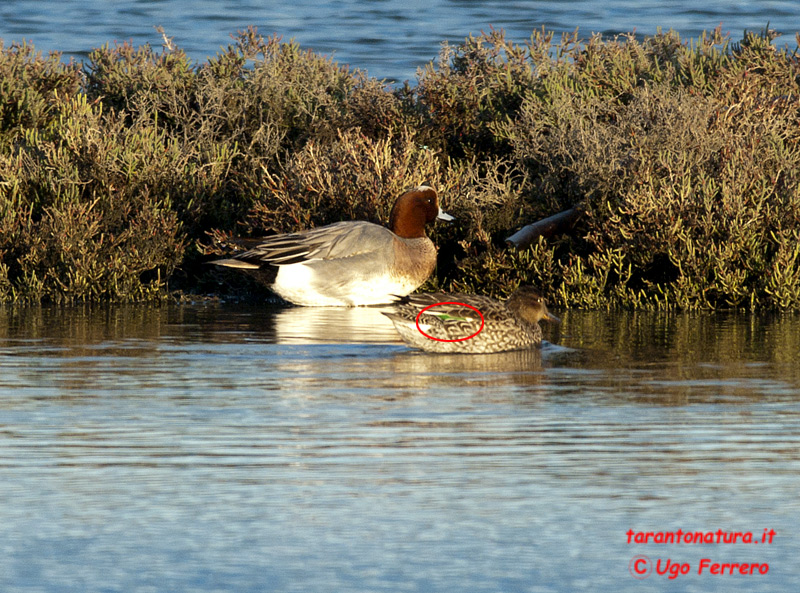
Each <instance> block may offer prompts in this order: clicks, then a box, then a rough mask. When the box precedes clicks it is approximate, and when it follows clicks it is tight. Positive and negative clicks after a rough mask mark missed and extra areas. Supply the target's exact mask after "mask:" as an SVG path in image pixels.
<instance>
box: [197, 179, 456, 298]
mask: <svg viewBox="0 0 800 593" xmlns="http://www.w3.org/2000/svg"><path fill="white" fill-rule="evenodd" d="M437 218H438V219H441V220H453V217H452V216H450V215H449V214H446V213H444V212H442V210H441V208H439V199H438V196H437V194H436V191H435V190H434V189H433V188H431V187H428V186H426V185H421V186H418V187H415V188H413V189H410V190H408V191H407V192H405V193H404V194H403V195H401V196H400V197H399V198H398V199H397V201H396V202H395V204H394V207H393V208H392V212H391V215H390V217H389V228H386V227H382V226H380V225H377V224H373V223H371V222H366V221H346V222H337V223H334V224H330V225H327V226H324V227H319V228H316V229H310V230H306V231H299V232H296V233H289V234H285V235H276V236H273V237H267V238H266V239H264V240H263V241H262V242H261V243H260V244H259V245H258V246H256V247H255V248H253V249H250V250H249V251H245V252H244V253H241V254H238V255H236V256H234V257H233V258H230V259H223V260H217V261H213V262H210V263H213V264H216V265H219V266H225V267H230V268H236V269H239V270H243V271H245V272H249V273H251V274H253V275H254V276H256V277H257V278H258V277H263V275H264V274H263V272H264V269H265V268H273V267H276V268H277V274H276V275H275V277H274V281H272V282H271V285H270V288H271V289H272V290H273V291H274V292H276V293H277V294H278V295H279V296H281V297H282V298H284V299H285V300H287V301H289V302H291V303H294V304H296V305H304V306H333V307H353V306H359V305H377V304H385V303H390V302H393V301H394V300H396V297H397V296H404V295H407V294H409V293H411V292H412V291H414V290H415V289H416V288H417V287H419V286H420V285H421V284H422V283H423V282H425V280H427V278H428V276H430V274H431V272H433V269H434V267H435V266H436V247H435V246H434V244H433V242H432V241H431V240H430V239H429V238H428V236H427V235H426V234H425V226H426V225H427V224H428V223H430V222H433V221H434V220H436V219H437Z"/></svg>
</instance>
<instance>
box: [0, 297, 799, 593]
mask: <svg viewBox="0 0 800 593" xmlns="http://www.w3.org/2000/svg"><path fill="white" fill-rule="evenodd" d="M559 313H560V314H561V315H562V317H563V324H562V326H561V327H560V329H559V330H557V331H556V332H555V333H554V331H553V329H552V328H550V329H549V334H548V337H549V340H550V341H551V342H552V343H551V344H548V345H545V347H544V349H543V350H542V352H541V353H540V352H538V351H534V352H525V353H513V354H504V355H491V356H448V355H429V354H423V353H418V352H413V351H410V350H408V349H407V348H406V347H405V346H404V345H403V344H401V343H400V342H398V341H397V339H396V337H395V334H394V333H393V329H392V327H391V325H390V324H389V322H388V321H387V320H385V318H383V317H382V316H381V315H380V313H379V311H377V310H374V309H358V310H336V309H300V308H288V309H269V308H251V307H242V306H233V305H205V306H182V307H177V306H171V307H144V306H142V307H119V308H109V309H83V308H80V309H0V591H3V592H17V591H19V592H39V591H42V592H48V593H49V592H61V591H64V592H66V591H70V592H71V591H81V592H93V591H98V592H99V591H102V592H109V591H113V592H117V591H119V592H139V591H141V592H145V591H147V592H149V591H178V592H182V591H200V592H212V591H215V592H216V591H237V592H261V591H297V592H316V591H319V592H329V591H364V592H367V591H392V592H395V591H432V592H438V591H442V592H446V591H471V592H495V591H498V592H499V591H526V592H527V591H530V592H538V591H548V592H550V591H553V592H565V593H566V592H571V591H583V590H586V591H612V590H613V591H770V592H772V591H787V592H788V591H796V587H797V582H798V581H800V569H798V564H797V558H798V556H799V555H800V539H798V535H797V529H796V525H797V520H798V516H799V515H800V502H798V496H797V493H798V492H800V365H798V364H797V352H798V346H799V345H800V319H798V318H797V317H767V316H736V315H715V316H703V315H695V316H682V315H677V316H676V315H641V314H640V315H634V314H620V315H614V316H607V315H603V314H597V313H580V312H570V311H566V312H564V311H561V312H559ZM677 529H683V530H686V531H704V532H716V531H717V530H723V531H730V532H752V533H753V534H754V536H755V537H756V538H758V539H760V538H761V536H762V534H763V533H764V530H765V529H774V530H775V532H776V535H775V536H774V539H773V543H772V544H768V543H766V542H765V543H764V544H748V545H745V544H737V545H731V544H728V545H725V544H707V545H689V544H684V545H656V544H652V543H650V544H639V545H637V544H635V543H631V544H628V543H627V536H626V532H627V531H628V530H634V531H642V532H648V531H652V532H659V531H675V530H677ZM640 554H641V555H645V556H647V557H649V558H650V559H651V562H652V564H653V565H655V564H656V562H657V560H659V559H661V560H662V563H663V562H666V560H667V559H671V560H672V561H673V562H677V563H683V564H689V565H690V568H691V570H690V572H689V574H686V575H681V576H679V577H678V578H677V579H672V580H671V579H669V578H668V577H667V575H659V574H658V573H657V572H656V571H653V572H652V574H650V576H649V577H648V578H647V579H644V580H637V579H634V578H633V577H632V576H631V574H630V572H629V566H630V564H631V560H632V558H633V557H634V556H636V555H640ZM703 558H709V559H711V560H712V561H714V562H720V563H722V562H728V563H730V562H758V563H766V564H768V565H769V572H768V573H767V574H766V575H754V576H741V575H739V576H730V575H725V576H723V575H710V574H708V571H706V572H705V573H704V574H701V575H698V574H697V569H698V566H699V563H700V561H701V560H702V559H703ZM661 566H662V567H663V566H664V564H662V565H661Z"/></svg>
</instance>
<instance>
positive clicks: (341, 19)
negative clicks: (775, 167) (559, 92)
mask: <svg viewBox="0 0 800 593" xmlns="http://www.w3.org/2000/svg"><path fill="white" fill-rule="evenodd" d="M767 22H769V23H770V26H771V27H772V28H775V29H777V30H778V31H781V32H783V33H785V34H786V35H785V36H784V37H782V38H780V39H778V41H777V43H778V44H779V45H783V44H790V45H791V46H792V47H795V46H796V42H795V40H794V34H795V32H797V31H800V11H798V10H797V2H796V0H746V1H745V0H706V1H705V2H702V3H698V2H695V1H692V0H671V1H662V2H644V1H642V0H559V1H555V0H547V1H545V0H481V1H478V0H429V1H426V2H422V1H410V2H409V1H408V0H370V1H366V0H340V1H333V0H292V1H291V2H288V1H283V0H134V1H124V2H123V1H120V0H82V1H81V2H52V1H51V2H47V1H42V0H3V2H1V3H0V38H2V39H4V40H5V41H6V43H10V42H11V41H12V40H16V41H19V40H22V39H29V40H32V41H33V42H34V44H35V45H36V47H37V48H39V49H41V50H43V51H50V50H58V51H61V52H64V54H65V55H66V56H73V57H76V58H78V59H82V58H84V57H85V56H86V54H87V52H88V51H89V50H90V49H91V48H93V47H99V46H100V45H102V44H104V43H107V42H110V41H114V40H118V41H128V40H131V41H133V42H134V43H135V44H136V45H140V44H143V43H151V44H152V45H154V46H158V45H159V44H160V43H161V38H160V36H159V35H158V33H156V31H155V30H154V29H153V27H154V26H156V25H161V26H163V27H164V28H165V30H166V32H167V34H168V35H169V36H170V37H174V40H175V43H177V44H178V45H179V46H180V47H182V48H183V49H184V50H186V51H187V53H188V54H189V55H190V56H191V57H192V58H193V59H195V60H197V61H205V60H206V59H207V58H208V57H209V56H213V55H215V54H216V53H217V52H218V51H219V49H220V47H223V46H226V45H227V44H228V43H229V42H230V34H232V33H235V32H236V31H237V30H238V29H244V28H246V27H247V26H249V25H256V26H257V27H258V28H259V31H260V32H261V33H262V34H264V35H268V34H271V33H278V34H280V35H282V36H283V37H284V39H287V40H288V39H289V38H292V37H294V38H295V39H297V41H298V42H299V43H300V44H301V45H302V46H303V47H306V48H311V49H313V50H315V51H317V52H319V53H322V54H326V55H332V56H333V57H334V58H335V59H336V60H337V61H339V62H340V63H345V64H350V65H351V66H353V67H357V68H360V69H365V70H367V72H368V73H369V74H370V75H371V76H375V77H378V78H388V79H392V80H400V81H402V80H406V79H408V80H412V81H413V80H414V78H415V73H416V69H417V68H418V67H420V66H423V65H425V64H426V63H428V62H429V61H431V60H433V59H435V58H436V56H437V54H438V51H439V44H440V43H441V42H442V41H444V40H449V41H451V42H453V43H459V42H461V41H463V39H464V38H465V37H466V36H467V35H469V34H470V33H474V34H478V33H479V32H480V31H482V30H484V31H488V30H489V27H490V26H494V27H495V28H497V29H505V30H506V32H507V34H508V36H509V38H510V39H512V40H514V41H517V42H523V41H525V40H527V39H528V38H529V37H530V35H531V31H532V30H534V29H539V28H541V27H542V26H544V27H545V28H547V29H548V30H553V31H556V32H564V31H573V30H574V29H575V28H576V27H580V30H581V32H582V33H583V34H585V35H589V34H591V33H592V32H598V33H605V34H616V33H619V32H630V31H634V30H635V31H636V32H637V33H640V34H653V33H655V32H656V28H657V27H659V26H660V27H663V29H664V30H667V29H669V28H674V29H676V30H677V31H679V32H681V34H682V35H683V36H684V37H686V38H689V37H696V36H697V35H699V34H700V32H701V31H702V30H704V29H713V28H714V27H716V26H717V25H720V24H721V25H722V27H723V30H724V31H727V32H730V33H731V35H732V36H733V38H734V39H740V38H741V36H742V32H743V31H744V30H745V29H747V30H751V31H753V30H755V31H759V30H761V29H762V28H764V26H765V25H766V24H767Z"/></svg>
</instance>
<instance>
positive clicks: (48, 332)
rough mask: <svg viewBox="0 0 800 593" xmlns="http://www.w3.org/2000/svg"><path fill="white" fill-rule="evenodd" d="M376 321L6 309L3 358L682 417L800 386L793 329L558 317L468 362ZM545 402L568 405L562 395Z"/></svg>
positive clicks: (0, 332)
mask: <svg viewBox="0 0 800 593" xmlns="http://www.w3.org/2000/svg"><path fill="white" fill-rule="evenodd" d="M382 310H383V309H382V308H380V307H375V308H355V309H343V308H302V307H276V306H264V307H256V306H238V305H237V306H230V305H219V304H212V305H202V306H195V305H192V306H149V305H128V306H116V307H91V306H83V307H73V308H56V307H53V308H47V307H37V308H19V309H15V308H5V309H0V354H2V353H4V352H5V353H7V354H12V355H13V358H16V359H17V360H19V357H32V358H34V359H35V358H37V357H43V356H46V357H55V360H58V359H62V360H63V365H66V368H68V369H70V371H71V373H72V375H73V376H75V377H76V378H77V379H78V383H79V384H80V383H81V379H86V380H90V379H89V378H90V377H91V376H92V375H91V373H89V374H82V372H81V369H85V370H87V371H89V370H91V369H93V368H94V369H96V367H97V366H98V365H102V364H104V362H103V361H104V360H107V359H104V357H109V356H119V357H123V358H124V360H125V361H127V362H126V363H125V364H124V365H123V366H124V367H128V368H129V371H130V372H133V373H138V372H140V369H141V368H142V366H146V365H152V361H154V360H159V361H161V362H159V363H158V364H156V367H158V365H164V366H165V368H166V369H172V365H171V364H170V363H169V361H170V359H176V358H177V359H181V358H182V359H187V357H188V358H189V359H195V360H201V361H202V362H203V363H207V364H210V365H212V367H208V370H211V368H213V365H215V364H216V365H219V366H221V367H226V366H227V367H230V366H231V365H241V367H242V376H247V377H251V378H253V380H254V383H253V384H254V385H259V384H262V383H263V377H274V378H282V379H281V380H285V381H291V380H292V377H295V376H301V377H308V376H312V375H318V376H319V377H320V381H322V382H323V383H325V382H326V381H327V383H326V385H327V386H328V387H330V386H332V385H333V384H334V383H335V384H336V385H338V387H339V388H340V389H347V388H353V389H357V390H358V391H363V390H364V389H365V387H364V379H365V378H369V383H370V384H369V389H374V390H382V391H385V392H387V393H386V394H385V395H386V396H387V397H397V393H402V392H404V391H409V390H410V391H413V390H415V389H420V388H425V389H429V388H438V387H441V388H445V387H458V386H459V385H470V386H472V387H475V386H478V385H480V386H484V387H486V388H489V387H492V386H495V387H497V388H498V389H499V388H500V387H502V386H506V387H508V386H513V387H514V388H515V389H523V388H525V387H526V386H527V387H532V388H535V387H536V386H537V385H541V384H542V382H543V381H544V380H545V379H546V381H545V382H546V383H547V384H553V385H555V386H556V387H558V386H561V385H563V384H568V385H570V386H572V387H575V386H578V389H579V390H580V391H581V393H582V397H586V398H589V399H592V398H594V399H597V398H599V399H601V400H604V401H620V400H621V401H624V402H637V401H638V402H643V403H657V404H665V405H681V404H685V403H698V402H714V401H735V400H737V399H742V398H743V399H744V400H748V399H749V400H758V399H760V398H763V397H766V396H770V397H782V396H785V395H788V396H790V397H794V396H796V394H797V388H798V384H800V365H797V364H796V361H795V359H796V353H797V352H798V350H800V318H798V316H796V315H745V314H737V313H715V314H667V313H649V312H648V313H638V312H617V313H613V314H609V313H603V312H584V311H566V312H564V313H563V316H562V324H561V325H558V326H553V325H550V324H543V328H544V331H545V338H546V340H549V341H546V342H545V345H544V347H543V348H542V349H535V350H528V351H520V352H509V353H502V354H493V355H477V356H475V355H472V356H470V355H443V354H429V353H423V352H419V351H415V350H413V349H410V348H408V347H406V346H405V345H404V344H403V343H402V342H401V341H400V340H399V338H398V336H397V334H396V333H395V331H394V328H393V327H392V324H391V323H390V322H389V321H388V320H387V319H386V318H385V317H384V316H383V315H382V313H381V312H382ZM137 358H138V359H140V360H141V361H143V362H142V365H137V364H136V359H137ZM5 364H6V365H8V364H9V359H8V358H7V359H6V362H5ZM61 368H62V369H64V368H65V367H64V366H62V367H61ZM119 370H120V372H123V373H124V369H119ZM259 376H260V377H262V379H259V378H258V377H259ZM6 378H8V374H7V373H6ZM6 381H8V379H6ZM2 382H3V379H0V385H2ZM555 394H556V395H561V396H563V395H564V393H563V392H561V391H559V390H558V389H556V391H555Z"/></svg>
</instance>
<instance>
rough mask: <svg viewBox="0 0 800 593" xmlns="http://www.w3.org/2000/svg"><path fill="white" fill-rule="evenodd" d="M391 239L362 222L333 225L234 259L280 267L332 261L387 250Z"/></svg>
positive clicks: (277, 239) (269, 241) (271, 241)
mask: <svg viewBox="0 0 800 593" xmlns="http://www.w3.org/2000/svg"><path fill="white" fill-rule="evenodd" d="M394 237H395V235H394V233H392V232H391V231H390V230H389V229H387V228H385V227H382V226H379V225H377V224H373V223H371V222H365V221H347V222H337V223H334V224H330V225H328V226H324V227H320V228H317V229H310V230H307V231H301V232H298V233H289V234H286V235H275V236H274V237H267V238H266V239H264V240H262V241H261V243H260V244H259V245H258V246H256V247H254V248H253V249H250V250H248V251H245V252H244V253H240V254H238V255H236V256H235V259H237V260H242V261H246V262H249V263H253V264H265V263H268V264H272V265H277V266H284V265H289V264H297V263H302V262H307V261H311V260H319V259H322V260H332V259H342V258H347V257H353V256H357V255H363V254H367V253H377V252H381V251H383V250H386V249H390V248H391V246H392V241H393V239H394Z"/></svg>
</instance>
